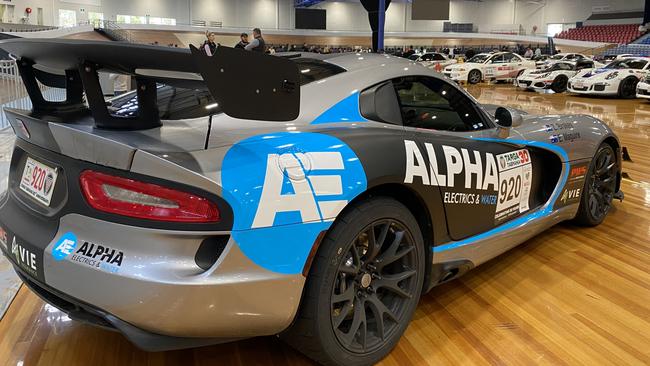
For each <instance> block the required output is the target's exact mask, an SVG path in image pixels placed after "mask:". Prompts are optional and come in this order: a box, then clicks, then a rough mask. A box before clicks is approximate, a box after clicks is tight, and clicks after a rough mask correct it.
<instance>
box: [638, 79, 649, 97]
mask: <svg viewBox="0 0 650 366" xmlns="http://www.w3.org/2000/svg"><path fill="white" fill-rule="evenodd" d="M636 97H637V98H643V99H650V76H646V78H645V79H643V80H641V81H639V83H638V84H637V85H636Z"/></svg>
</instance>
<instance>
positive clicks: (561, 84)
mask: <svg viewBox="0 0 650 366" xmlns="http://www.w3.org/2000/svg"><path fill="white" fill-rule="evenodd" d="M568 83H569V79H568V78H567V77H566V76H564V75H559V76H558V77H556V78H555V80H553V83H552V84H551V90H553V92H555V93H564V92H565V91H566V88H567V84H568Z"/></svg>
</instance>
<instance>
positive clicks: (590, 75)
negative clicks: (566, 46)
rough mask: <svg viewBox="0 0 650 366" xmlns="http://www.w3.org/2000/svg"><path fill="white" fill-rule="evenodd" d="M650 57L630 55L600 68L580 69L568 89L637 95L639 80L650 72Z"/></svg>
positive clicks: (625, 96) (622, 96) (632, 96)
mask: <svg viewBox="0 0 650 366" xmlns="http://www.w3.org/2000/svg"><path fill="white" fill-rule="evenodd" d="M649 61H650V59H648V58H645V57H630V58H625V59H621V60H615V61H613V62H611V63H610V64H609V65H607V66H605V67H603V68H598V69H586V70H582V71H580V72H579V73H578V74H576V75H575V76H574V77H572V78H571V79H570V80H569V87H568V90H569V91H570V92H572V93H576V94H590V95H610V96H614V95H616V96H618V97H620V98H634V97H636V89H637V84H638V83H639V80H642V79H645V77H646V76H647V75H648V74H650V62H649Z"/></svg>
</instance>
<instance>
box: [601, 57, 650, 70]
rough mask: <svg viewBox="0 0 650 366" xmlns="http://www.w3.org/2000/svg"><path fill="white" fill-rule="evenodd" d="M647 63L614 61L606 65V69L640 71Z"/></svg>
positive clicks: (635, 60) (632, 60) (628, 60)
mask: <svg viewBox="0 0 650 366" xmlns="http://www.w3.org/2000/svg"><path fill="white" fill-rule="evenodd" d="M647 63H648V61H646V60H639V59H627V60H616V61H613V62H612V63H611V64H609V65H607V66H606V67H605V68H606V69H637V70H639V69H642V68H643V67H644V66H645V65H646V64H647Z"/></svg>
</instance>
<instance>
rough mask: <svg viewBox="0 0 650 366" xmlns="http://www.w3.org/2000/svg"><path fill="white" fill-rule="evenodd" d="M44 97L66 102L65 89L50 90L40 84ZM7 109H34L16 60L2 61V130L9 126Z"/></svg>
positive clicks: (0, 118) (0, 105) (0, 123)
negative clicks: (5, 111)
mask: <svg viewBox="0 0 650 366" xmlns="http://www.w3.org/2000/svg"><path fill="white" fill-rule="evenodd" d="M39 86H40V88H41V92H42V93H43V97H44V98H45V99H46V100H49V101H53V102H55V101H59V102H60V101H64V100H65V98H66V93H65V89H60V88H50V87H46V86H44V85H42V84H39ZM5 108H15V109H25V110H30V109H32V101H31V100H30V99H29V96H28V95H27V90H26V89H25V84H23V79H22V78H21V77H20V73H19V72H18V67H17V66H16V61H15V60H0V129H1V128H5V127H8V126H9V120H8V119H7V115H6V114H5V113H4V109H5Z"/></svg>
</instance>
